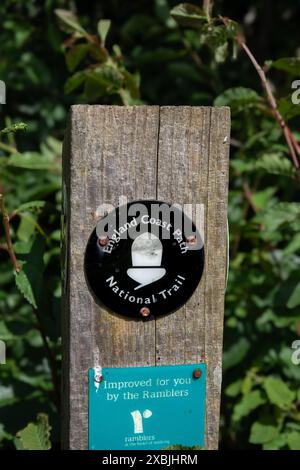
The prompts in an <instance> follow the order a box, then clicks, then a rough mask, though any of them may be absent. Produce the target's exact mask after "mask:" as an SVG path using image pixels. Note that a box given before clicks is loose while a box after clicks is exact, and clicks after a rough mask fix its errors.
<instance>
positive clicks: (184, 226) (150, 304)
mask: <svg viewBox="0 0 300 470" xmlns="http://www.w3.org/2000/svg"><path fill="white" fill-rule="evenodd" d="M203 266H204V247H203V241H202V239H201V236H200V233H199V231H198V230H197V229H196V227H195V225H194V224H193V222H192V221H191V219H190V218H189V217H187V215H186V214H184V212H183V211H182V210H181V209H180V208H178V207H177V206H174V205H170V204H168V203H165V202H161V201H135V202H132V203H129V204H127V205H123V206H119V207H118V208H116V209H115V210H114V211H112V212H110V213H109V214H108V215H106V216H105V217H104V218H102V219H101V220H100V221H99V223H98V225H97V227H96V228H95V229H94V231H93V232H92V234H91V236H90V238H89V241H88V244H87V247H86V251H85V259H84V268H85V276H86V280H87V284H88V286H89V288H90V291H91V293H92V294H93V297H94V299H95V300H96V302H97V303H99V304H104V305H105V306H106V307H108V308H109V309H110V310H112V311H113V312H115V313H118V314H121V315H125V316H126V317H131V318H147V317H151V316H158V315H164V314H167V313H170V312H172V311H174V310H177V309H178V308H179V307H181V306H182V305H183V304H184V303H185V302H186V301H187V300H188V299H189V297H190V296H191V295H192V293H193V292H194V290H195V289H196V287H197V285H198V283H199V281H200V279H201V276H202V272H203Z"/></svg>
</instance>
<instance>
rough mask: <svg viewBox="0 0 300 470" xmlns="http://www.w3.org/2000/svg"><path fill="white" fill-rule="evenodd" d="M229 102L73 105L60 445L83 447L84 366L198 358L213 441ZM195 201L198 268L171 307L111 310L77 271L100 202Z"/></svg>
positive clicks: (213, 442)
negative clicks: (196, 278) (141, 312)
mask: <svg viewBox="0 0 300 470" xmlns="http://www.w3.org/2000/svg"><path fill="white" fill-rule="evenodd" d="M229 133H230V113H229V109H228V108H210V107H189V106H178V107H177V106H176V107H175V106H163V107H158V106H133V107H119V106H98V105H97V106H87V105H78V106H72V108H71V113H70V120H69V123H68V128H67V132H66V138H65V144H64V155H63V167H64V201H65V202H64V218H65V224H64V228H65V252H66V255H65V266H64V293H63V404H62V413H63V446H64V447H65V448H71V449H87V448H88V388H87V387H88V369H89V368H90V367H93V365H94V361H95V360H96V359H98V360H100V361H101V365H103V367H125V366H127V367H128V366H129V367H131V366H145V365H158V366H159V365H162V364H187V363H193V362H197V361H199V360H200V359H201V357H202V358H203V357H204V356H205V358H206V363H207V399H206V448H208V449H216V448H217V446H218V430H219V408H220V390H221V376H222V367H221V365H222V337H223V312H224V290H225V282H226V281H225V280H226V268H227V190H228V156H229V141H230V135H229ZM120 195H125V196H127V198H128V201H129V202H130V201H133V200H138V199H158V200H165V201H168V202H178V203H181V204H184V203H195V202H197V203H203V204H204V207H205V233H204V246H205V268H204V275H203V277H202V279H201V281H200V284H199V286H198V288H197V290H196V292H195V293H194V294H193V296H192V297H191V299H190V300H189V301H188V302H187V304H186V305H184V306H183V307H182V308H181V309H180V310H178V311H176V312H175V313H173V314H171V315H169V316H167V317H163V316H162V317H159V318H158V319H156V320H155V319H154V320H151V321H147V322H143V321H135V320H132V321H131V320H128V319H127V318H124V319H122V318H121V317H116V316H114V315H111V314H110V313H108V312H107V311H106V309H105V308H102V307H101V308H100V307H99V306H98V305H96V303H95V302H94V300H93V299H92V297H91V294H90V293H89V291H88V289H87V286H86V282H85V278H84V270H83V256H84V251H85V246H86V243H87V240H88V237H89V235H90V233H91V231H92V229H93V228H94V227H95V225H96V222H97V214H96V209H97V207H98V206H100V205H101V204H102V203H111V204H113V205H115V206H116V205H117V204H118V197H119V196H120Z"/></svg>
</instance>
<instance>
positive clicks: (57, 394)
mask: <svg viewBox="0 0 300 470" xmlns="http://www.w3.org/2000/svg"><path fill="white" fill-rule="evenodd" d="M32 310H33V313H34V315H35V317H36V319H37V327H38V330H39V332H40V335H41V337H42V340H43V343H44V348H45V351H46V355H47V358H48V364H49V368H50V371H51V378H52V384H53V389H54V396H55V399H54V402H55V405H56V406H57V409H58V410H59V408H60V384H59V380H58V374H57V370H56V365H55V357H54V354H53V351H52V349H51V347H50V345H49V341H48V338H47V336H46V333H45V331H44V327H43V322H42V318H41V315H40V312H39V310H38V309H36V308H32Z"/></svg>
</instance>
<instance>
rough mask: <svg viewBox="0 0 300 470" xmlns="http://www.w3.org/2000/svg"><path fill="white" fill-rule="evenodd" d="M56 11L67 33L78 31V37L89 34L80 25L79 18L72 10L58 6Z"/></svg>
mask: <svg viewBox="0 0 300 470" xmlns="http://www.w3.org/2000/svg"><path fill="white" fill-rule="evenodd" d="M54 11H55V14H56V15H57V17H58V18H59V20H60V24H61V27H62V29H63V30H64V31H66V32H67V33H76V36H78V37H82V36H86V35H87V34H88V33H87V32H86V31H85V29H84V28H83V27H82V26H81V25H80V22H79V19H78V18H77V16H76V15H75V14H74V13H73V12H72V11H69V10H63V9H61V8H57V9H56V10H54Z"/></svg>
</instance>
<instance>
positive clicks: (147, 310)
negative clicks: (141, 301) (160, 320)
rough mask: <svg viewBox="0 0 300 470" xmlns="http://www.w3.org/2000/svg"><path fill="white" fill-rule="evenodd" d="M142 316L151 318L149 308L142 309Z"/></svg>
mask: <svg viewBox="0 0 300 470" xmlns="http://www.w3.org/2000/svg"><path fill="white" fill-rule="evenodd" d="M140 314H141V315H142V317H145V318H146V317H149V315H150V309H149V308H148V307H142V308H141V310H140Z"/></svg>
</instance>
